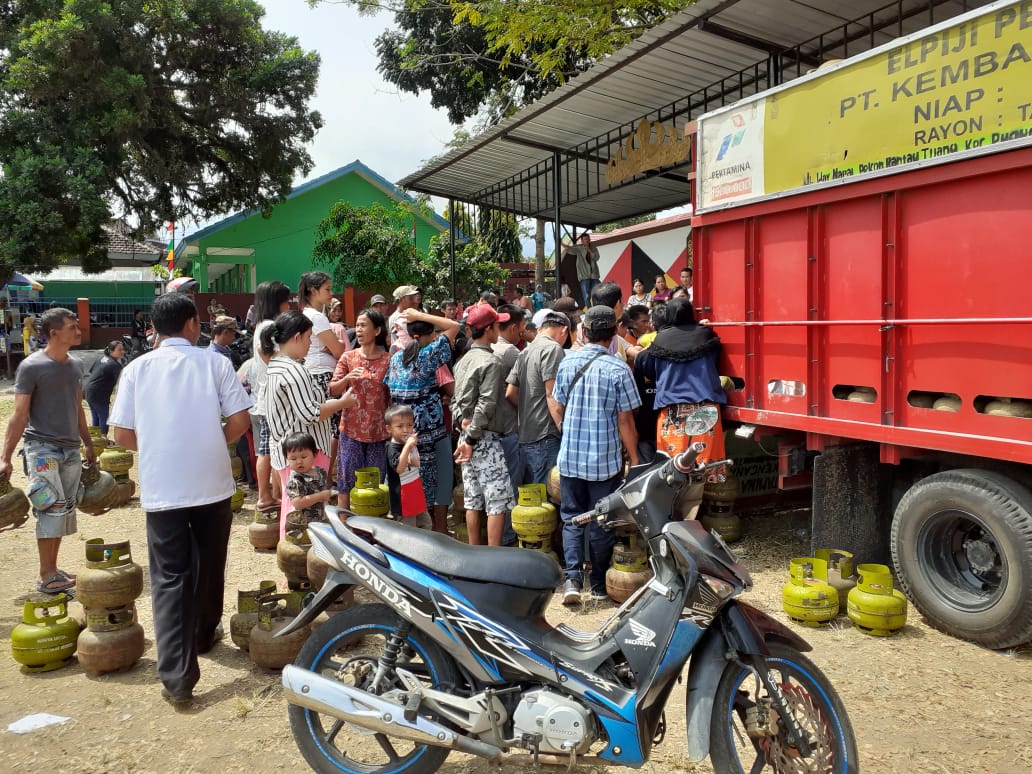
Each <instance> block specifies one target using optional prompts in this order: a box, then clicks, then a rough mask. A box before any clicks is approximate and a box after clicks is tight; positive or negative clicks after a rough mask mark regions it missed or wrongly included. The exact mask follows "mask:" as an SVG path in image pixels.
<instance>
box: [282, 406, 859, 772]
mask: <svg viewBox="0 0 1032 774" xmlns="http://www.w3.org/2000/svg"><path fill="white" fill-rule="evenodd" d="M715 412H716V409H713V410H712V413H707V412H705V411H704V412H700V415H699V418H698V419H699V421H698V422H697V425H696V427H694V428H691V430H692V432H693V433H698V432H704V431H705V430H707V429H710V428H712V426H713V424H714V423H715V421H716V413H715ZM702 448H704V447H703V446H702V445H701V444H696V445H695V446H694V447H693V448H692V450H690V451H689V452H686V453H685V454H682V455H679V456H678V457H676V458H675V459H672V460H671V459H669V458H663V459H660V460H659V461H657V462H655V463H654V464H651V465H644V466H639V467H637V468H635V469H633V470H632V471H631V474H630V476H629V477H628V480H627V481H626V482H625V483H624V484H623V485H622V486H621V487H620V489H618V490H617V491H616V492H615V493H613V494H612V495H610V496H608V497H606V498H604V499H602V500H600V501H599V502H598V504H597V506H596V508H595V511H594V512H592V513H588V514H584V515H583V516H581V517H578V521H579V522H580V523H586V522H587V521H588V520H591V519H595V520H597V522H598V523H599V524H600V525H601V526H602V527H603V528H605V529H615V528H621V529H637V530H638V531H639V532H640V533H641V534H642V535H643V536H644V537H645V539H646V540H647V541H648V544H649V547H650V549H651V552H652V558H651V560H650V561H651V564H652V569H653V570H654V572H655V577H654V578H653V580H651V581H650V582H649V583H648V584H647V585H646V586H644V587H643V588H641V589H640V590H639V591H638V592H636V593H635V594H633V595H632V596H631V597H630V598H629V599H628V600H627V601H626V602H625V603H624V604H623V605H621V606H620V608H619V609H618V610H616V611H615V612H614V613H613V614H612V616H611V617H610V618H609V619H608V620H607V621H606V622H605V623H604V624H603V625H602V627H601V628H600V629H599V630H598V631H594V632H582V631H577V630H575V629H573V628H571V627H569V626H567V625H566V624H560V625H559V626H552V625H551V624H549V623H548V622H547V621H546V620H545V618H544V611H545V608H546V606H547V604H548V601H549V599H550V598H551V596H552V594H553V593H554V591H555V588H556V587H557V586H558V585H559V583H560V581H561V575H560V572H559V569H558V567H557V566H556V563H555V561H554V560H553V559H551V558H550V557H548V556H546V555H545V554H543V553H540V552H538V551H530V550H527V549H519V548H496V547H485V546H468V545H465V544H463V543H458V542H456V541H454V540H452V539H451V538H449V537H447V536H445V535H440V534H436V533H433V532H427V531H421V530H417V529H414V528H411V527H408V526H405V525H402V524H397V523H395V522H391V521H387V520H384V519H376V518H368V517H360V516H350V517H349V518H348V519H347V522H346V523H345V522H344V521H342V520H341V518H340V515H339V514H338V513H337V512H336V511H335V509H331V508H327V511H328V522H327V523H317V524H311V525H309V528H308V530H309V535H310V536H311V539H312V550H313V551H314V552H315V554H316V556H318V557H319V558H320V559H322V560H323V561H325V562H327V563H329V565H330V568H331V569H330V570H329V572H328V573H327V578H326V581H325V583H324V584H323V586H322V588H321V589H320V590H319V592H318V594H317V595H316V596H315V597H314V599H313V600H312V601H311V603H310V604H309V605H308V606H307V607H306V608H304V609H303V610H302V612H301V613H300V614H299V615H298V616H297V617H296V618H295V619H294V621H292V622H291V623H290V624H289V625H288V626H287V627H286V629H284V630H283V632H282V634H287V633H289V632H291V631H295V630H297V629H299V628H301V627H303V626H307V625H308V624H309V623H311V622H312V621H313V620H314V619H315V618H316V616H318V615H319V614H320V613H321V612H322V611H323V610H325V609H326V608H327V606H328V605H330V604H331V603H332V602H333V601H334V600H335V599H337V598H338V597H339V595H340V594H341V593H342V592H344V591H346V590H347V589H348V588H350V587H351V586H352V585H355V584H358V585H361V586H363V587H365V588H366V589H368V590H369V591H370V592H372V593H373V594H374V595H376V596H377V597H379V599H380V600H382V604H366V605H361V606H358V607H352V608H350V609H348V610H345V611H343V612H340V613H337V614H336V615H334V616H333V617H332V618H330V620H329V621H328V622H327V623H324V624H323V625H322V626H320V627H319V628H318V629H316V630H315V633H314V634H312V635H311V637H309V639H308V641H307V643H306V644H305V646H304V647H303V649H302V650H301V653H300V655H299V656H298V658H297V660H296V661H295V663H294V665H292V666H287V667H286V668H285V669H284V670H283V678H282V679H283V688H284V695H285V697H286V699H287V701H288V702H289V703H290V707H289V711H288V713H289V717H290V725H291V730H292V732H293V735H294V739H295V741H296V742H297V745H298V747H299V748H300V750H301V753H302V754H303V755H304V757H305V759H306V760H307V761H308V763H309V764H310V765H311V766H312V768H313V769H315V770H316V771H319V772H336V773H338V774H339V772H342V771H343V772H349V773H351V772H353V773H354V774H359V772H361V773H362V774H401V772H411V773H416V772H418V773H419V774H429V773H430V772H434V771H436V770H437V769H438V768H439V767H440V766H441V764H442V763H443V762H444V760H445V758H446V757H447V756H448V754H449V752H450V751H451V750H459V751H461V752H464V753H472V754H473V755H477V756H480V757H482V758H485V759H487V760H489V761H492V762H496V763H503V762H504V763H522V764H530V763H545V764H556V765H564V766H572V765H574V764H575V763H578V762H579V763H590V764H594V765H622V766H630V767H639V766H641V765H642V764H643V763H644V762H645V761H646V760H648V758H649V755H650V753H651V751H652V748H653V746H654V745H656V744H659V743H660V742H661V741H662V740H663V737H664V736H665V734H666V733H667V730H668V725H667V719H666V716H665V713H664V708H665V706H666V703H667V699H668V698H669V696H670V692H671V691H672V690H673V688H674V684H675V683H676V682H678V679H679V678H680V676H681V674H682V670H683V667H684V665H685V664H686V663H688V662H689V659H690V664H689V669H688V676H687V701H686V710H687V711H686V714H687V717H686V722H687V734H688V748H687V759H688V760H690V761H700V760H702V759H704V758H705V757H706V756H707V755H709V756H710V758H711V760H712V764H713V767H714V769H715V770H716V771H717V772H720V774H727V773H728V772H746V771H748V772H760V771H770V770H772V771H776V772H801V771H819V772H833V773H834V774H850V773H852V772H857V771H858V770H859V764H858V760H857V749H856V742H855V739H854V736H853V731H852V728H851V726H850V723H849V719H848V717H847V716H846V711H845V708H844V707H843V705H842V702H841V700H840V699H839V697H838V695H837V694H836V693H835V690H834V688H832V686H831V684H830V683H829V681H828V679H827V678H826V677H825V676H824V675H823V674H822V673H821V671H820V670H819V669H818V668H817V667H816V666H815V665H814V664H813V663H812V662H811V661H810V660H809V659H807V658H806V657H805V656H803V655H802V653H803V652H804V651H808V650H810V646H809V645H808V644H807V643H806V642H805V641H804V640H802V639H801V638H800V637H799V636H798V635H796V634H795V633H794V632H792V631H791V630H789V629H788V628H786V627H785V626H783V625H782V624H780V623H778V622H777V621H775V620H773V619H771V618H769V617H768V616H766V615H765V614H763V613H761V612H759V611H758V610H755V609H754V608H752V607H750V606H749V605H747V604H745V603H744V602H741V601H739V600H738V599H737V597H738V596H739V595H740V594H741V593H742V592H743V591H745V590H747V589H749V588H750V587H751V585H752V581H751V579H750V577H749V574H748V572H747V571H746V569H745V568H744V567H743V566H742V565H741V564H740V563H739V562H738V561H737V559H736V558H735V556H734V554H733V553H732V552H731V551H730V549H728V547H727V546H726V545H725V544H724V542H723V541H722V540H721V539H720V537H719V536H718V535H717V534H716V533H708V532H706V530H705V529H704V528H703V527H702V525H701V524H699V523H698V522H696V521H687V522H680V521H674V522H671V521H670V513H671V507H672V505H673V500H674V495H675V494H676V491H677V490H678V489H679V488H681V487H682V486H684V485H685V483H686V482H688V481H689V480H699V479H700V478H701V477H704V476H705V475H706V471H707V468H712V467H714V466H713V465H710V466H702V465H699V464H696V462H695V459H696V457H697V455H698V453H699V451H701V450H702ZM723 463H725V464H726V463H727V461H723ZM715 464H716V465H719V464H722V463H715Z"/></svg>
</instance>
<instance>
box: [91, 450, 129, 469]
mask: <svg viewBox="0 0 1032 774" xmlns="http://www.w3.org/2000/svg"><path fill="white" fill-rule="evenodd" d="M97 462H98V463H99V465H100V469H101V470H106V471H107V472H108V473H126V472H128V471H129V469H130V468H131V467H132V466H133V453H132V452H131V451H129V450H128V449H123V448H122V447H121V446H113V445H112V446H108V447H107V448H106V449H104V451H103V452H101V454H100V456H99V457H97Z"/></svg>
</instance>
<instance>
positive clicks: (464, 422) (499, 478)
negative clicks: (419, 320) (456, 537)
mask: <svg viewBox="0 0 1032 774" xmlns="http://www.w3.org/2000/svg"><path fill="white" fill-rule="evenodd" d="M508 319H509V316H508V315H507V314H498V312H496V311H495V310H494V309H493V308H491V306H490V305H489V304H476V305H474V306H473V307H471V308H470V310H469V313H468V314H467V315H466V324H467V326H468V327H469V333H470V338H471V339H472V340H473V346H472V347H471V348H470V350H469V352H468V353H466V355H465V357H463V358H462V360H460V361H459V364H458V365H457V366H456V367H455V396H454V397H453V398H452V414H453V416H454V417H455V424H456V426H458V427H459V429H460V430H461V431H462V435H460V436H459V445H458V449H457V451H456V452H455V460H456V461H457V462H459V463H460V464H461V465H462V489H463V495H464V500H465V506H466V527H467V528H468V529H469V541H470V543H472V544H474V545H475V544H477V543H479V542H480V519H481V514H482V513H486V514H487V542H488V545H492V546H500V545H502V540H503V534H504V531H505V514H506V512H507V511H510V510H512V508H514V507H515V505H516V499H515V498H514V497H513V487H512V479H511V478H510V477H509V470H508V467H507V465H506V460H505V454H504V452H503V451H502V442H501V437H502V436H503V435H505V434H506V433H512V432H514V431H515V430H516V409H515V407H513V405H512V404H510V403H509V402H508V401H507V400H505V376H504V373H503V367H502V363H501V361H500V360H499V359H498V356H497V355H496V354H495V353H494V352H492V351H491V345H492V344H494V343H495V342H496V341H497V340H498V324H499V323H501V322H506V321H507V320H508Z"/></svg>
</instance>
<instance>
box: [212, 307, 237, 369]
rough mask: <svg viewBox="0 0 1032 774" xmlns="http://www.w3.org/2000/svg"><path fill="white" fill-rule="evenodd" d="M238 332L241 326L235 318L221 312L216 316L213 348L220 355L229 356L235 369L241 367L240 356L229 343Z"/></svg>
mask: <svg viewBox="0 0 1032 774" xmlns="http://www.w3.org/2000/svg"><path fill="white" fill-rule="evenodd" d="M238 333H240V326H238V325H237V321H236V319H235V318H233V317H230V316H229V315H227V314H220V315H219V316H218V317H216V318H215V326H214V327H213V328H212V329H211V348H212V350H213V351H215V352H218V353H219V354H220V355H225V356H226V357H228V358H229V361H230V362H231V363H232V364H233V368H234V369H237V368H240V365H241V363H240V356H239V355H237V353H236V352H234V351H233V350H232V349H230V347H229V345H230V344H232V343H233V341H234V340H235V339H236V337H237V334H238Z"/></svg>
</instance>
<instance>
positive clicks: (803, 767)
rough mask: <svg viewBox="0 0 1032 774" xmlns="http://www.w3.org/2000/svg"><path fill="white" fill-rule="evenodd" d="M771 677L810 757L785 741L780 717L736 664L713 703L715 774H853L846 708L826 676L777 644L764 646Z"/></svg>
mask: <svg viewBox="0 0 1032 774" xmlns="http://www.w3.org/2000/svg"><path fill="white" fill-rule="evenodd" d="M767 645H768V647H769V649H770V655H769V656H768V657H767V658H766V662H767V669H768V672H769V674H770V679H771V681H772V682H773V683H775V684H776V685H777V686H778V687H779V688H780V689H781V692H782V693H783V694H784V696H785V700H786V701H787V703H788V707H789V709H790V711H791V712H792V714H793V716H794V717H795V719H796V722H797V723H798V724H799V726H800V727H801V728H802V730H803V733H805V734H806V738H807V741H808V742H809V744H810V749H811V752H810V755H809V756H807V757H805V758H804V757H802V756H801V755H800V752H799V750H798V749H796V748H795V747H792V746H790V745H789V744H788V743H787V740H786V739H785V729H784V727H783V725H782V722H781V720H780V718H778V717H777V715H776V713H773V710H772V709H771V705H770V701H769V697H768V696H767V691H766V689H765V688H764V687H763V685H762V684H761V682H760V680H759V679H758V678H757V677H756V675H755V674H754V673H753V672H752V671H750V670H748V669H745V668H744V667H743V666H741V665H740V664H735V663H729V664H728V665H727V666H726V667H725V668H724V673H723V675H721V677H720V683H719V685H718V686H717V693H716V696H715V698H714V701H713V718H712V720H711V722H710V758H711V759H712V762H713V769H714V770H715V771H719V772H729V773H730V772H760V771H774V772H778V774H797V773H801V772H807V774H810V772H820V774H855V773H856V772H858V771H859V770H860V767H859V763H858V761H857V751H856V737H854V736H853V728H852V726H851V725H850V723H849V718H848V717H847V716H846V710H845V707H844V706H843V705H842V700H841V699H839V697H838V694H837V693H836V692H835V689H834V688H833V687H832V686H831V683H830V682H829V681H828V678H827V677H825V676H824V674H823V673H822V672H821V671H820V670H819V669H818V668H817V667H816V666H814V664H813V662H811V661H810V660H809V659H808V658H806V657H805V656H804V655H802V654H801V653H800V652H799V651H797V650H795V649H794V648H792V647H790V646H788V645H784V644H782V643H779V642H769V643H767Z"/></svg>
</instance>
